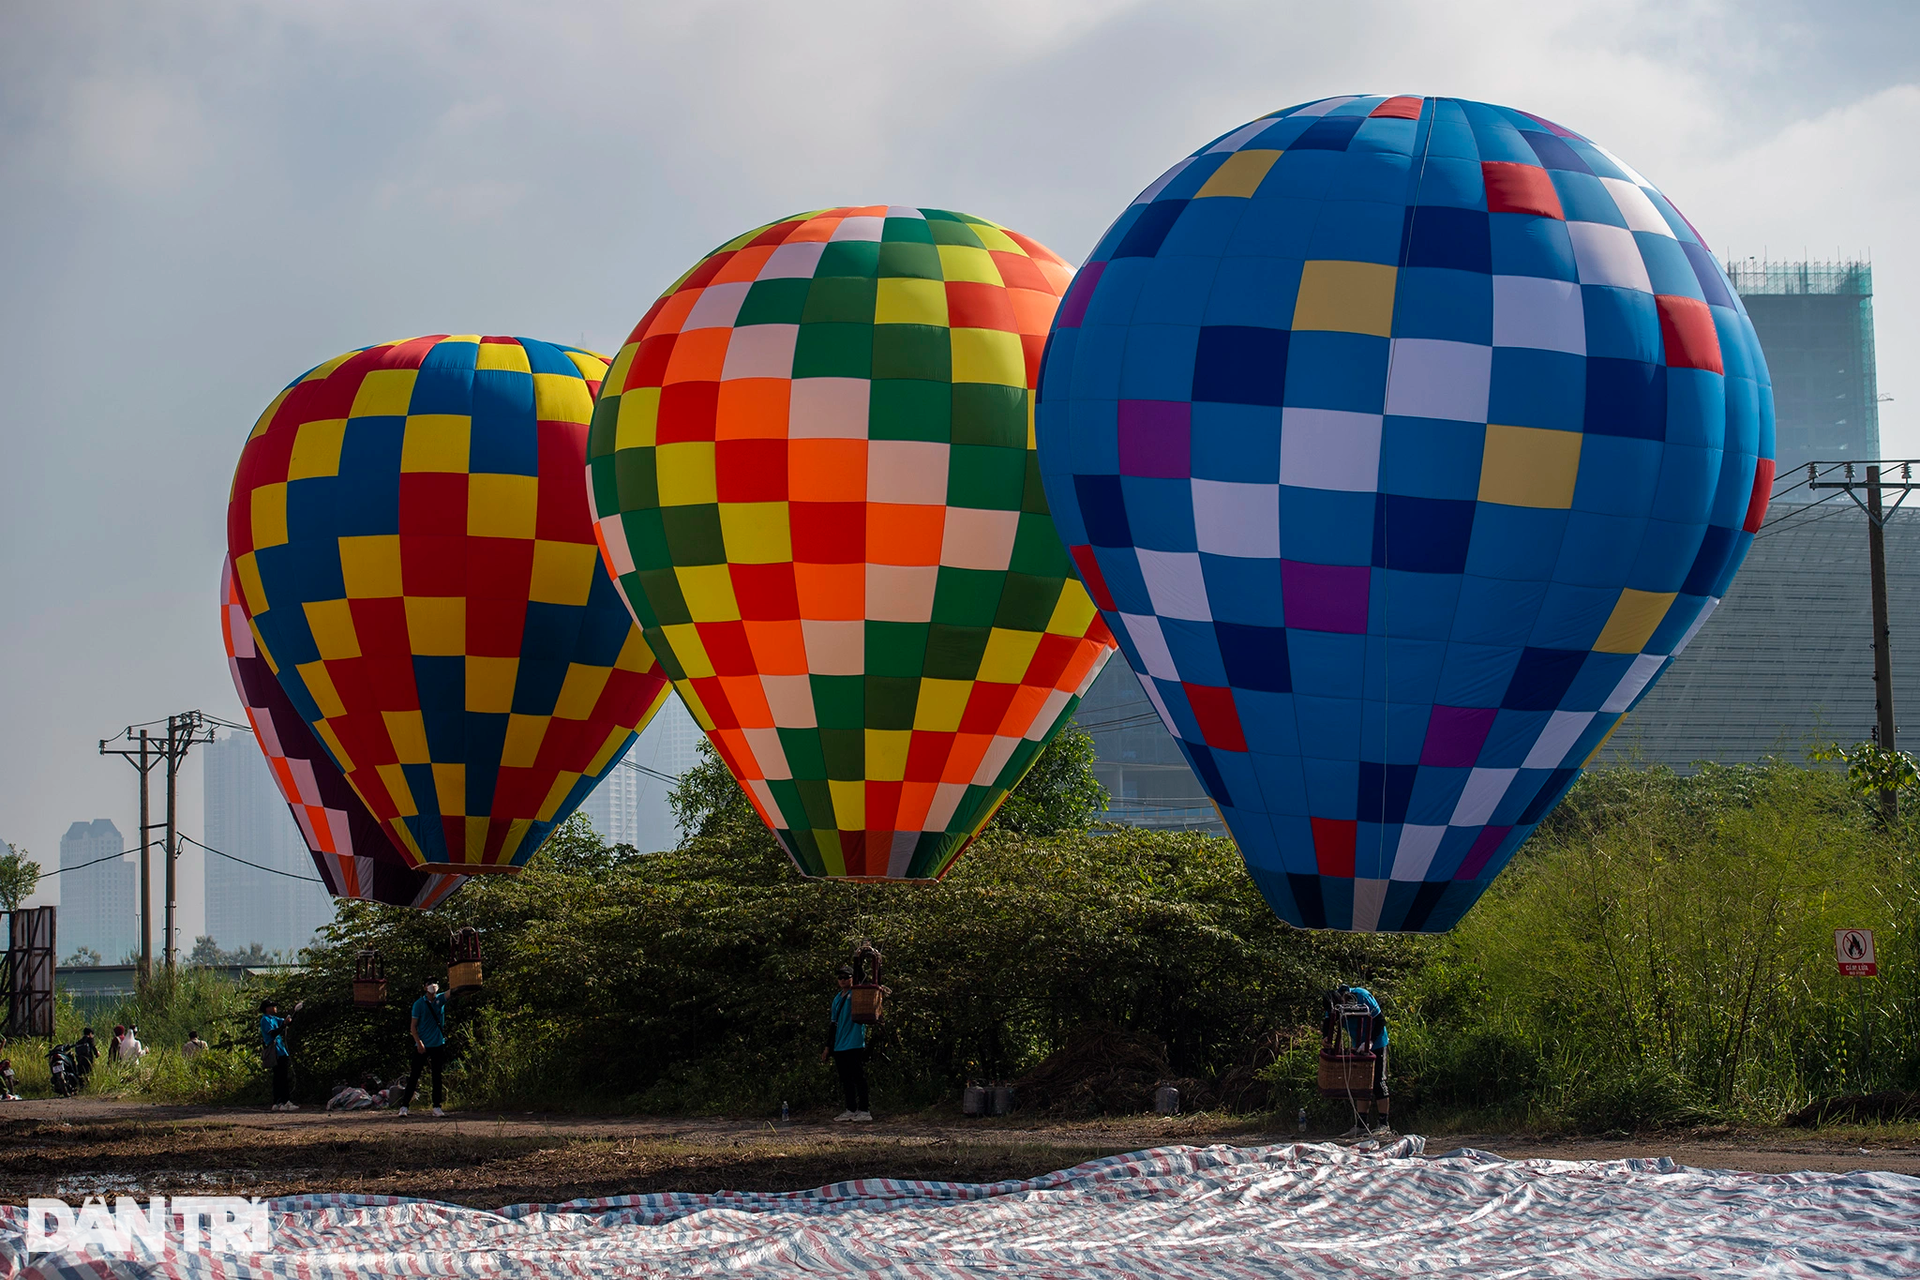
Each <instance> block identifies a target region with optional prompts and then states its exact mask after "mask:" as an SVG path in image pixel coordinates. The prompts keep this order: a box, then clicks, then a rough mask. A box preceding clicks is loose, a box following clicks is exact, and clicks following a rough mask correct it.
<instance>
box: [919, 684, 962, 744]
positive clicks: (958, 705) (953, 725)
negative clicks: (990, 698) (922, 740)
mask: <svg viewBox="0 0 1920 1280" xmlns="http://www.w3.org/2000/svg"><path fill="white" fill-rule="evenodd" d="M972 692H973V681H971V680H934V679H922V680H921V681H920V702H919V705H918V706H916V707H915V708H914V711H913V727H914V728H916V729H922V730H926V731H929V732H933V733H953V732H955V731H956V730H958V729H959V728H960V718H961V717H962V716H963V715H965V714H966V710H967V696H968V695H969V694H971V693H972Z"/></svg>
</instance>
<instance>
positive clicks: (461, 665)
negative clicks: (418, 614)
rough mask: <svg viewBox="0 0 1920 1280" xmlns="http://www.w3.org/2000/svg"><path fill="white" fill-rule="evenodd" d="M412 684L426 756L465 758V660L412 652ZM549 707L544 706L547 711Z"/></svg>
mask: <svg viewBox="0 0 1920 1280" xmlns="http://www.w3.org/2000/svg"><path fill="white" fill-rule="evenodd" d="M413 687H414V689H415V691H416V692H418V694H419V695H420V712H421V716H420V718H421V719H422V720H423V721H424V722H425V723H426V728H427V754H428V756H430V757H431V758H432V759H435V760H444V761H459V760H465V759H466V758H467V754H466V752H467V746H466V722H465V713H466V709H467V660H466V659H465V658H457V657H426V656H422V655H419V654H415V655H414V659H413ZM556 692H557V691H556ZM552 709H553V708H552V707H551V706H548V707H547V710H549V711H551V710H552Z"/></svg>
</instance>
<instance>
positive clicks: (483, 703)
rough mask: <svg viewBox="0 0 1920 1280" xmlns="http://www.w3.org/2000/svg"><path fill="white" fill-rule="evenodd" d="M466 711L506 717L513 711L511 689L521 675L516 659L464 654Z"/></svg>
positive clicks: (518, 661) (518, 662) (518, 660)
mask: <svg viewBox="0 0 1920 1280" xmlns="http://www.w3.org/2000/svg"><path fill="white" fill-rule="evenodd" d="M466 666H467V710H469V711H480V712H489V713H492V714H494V715H506V714H507V713H508V712H510V711H512V710H513V686H514V682H515V681H516V680H518V679H519V676H520V659H518V658H480V657H474V656H473V655H472V654H469V655H467V663H466Z"/></svg>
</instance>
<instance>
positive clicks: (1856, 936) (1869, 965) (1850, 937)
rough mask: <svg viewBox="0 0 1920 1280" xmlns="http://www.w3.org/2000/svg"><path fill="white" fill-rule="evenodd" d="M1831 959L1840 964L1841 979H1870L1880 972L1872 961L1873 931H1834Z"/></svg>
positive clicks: (1878, 967)
mask: <svg viewBox="0 0 1920 1280" xmlns="http://www.w3.org/2000/svg"><path fill="white" fill-rule="evenodd" d="M1833 958H1834V959H1835V960H1837V961H1839V962H1840V976H1841V977H1843V978H1871V977H1874V976H1876V975H1877V974H1878V973H1879V972H1880V966H1879V965H1877V964H1875V963H1874V959H1873V930H1871V929H1835V930H1834V931H1833Z"/></svg>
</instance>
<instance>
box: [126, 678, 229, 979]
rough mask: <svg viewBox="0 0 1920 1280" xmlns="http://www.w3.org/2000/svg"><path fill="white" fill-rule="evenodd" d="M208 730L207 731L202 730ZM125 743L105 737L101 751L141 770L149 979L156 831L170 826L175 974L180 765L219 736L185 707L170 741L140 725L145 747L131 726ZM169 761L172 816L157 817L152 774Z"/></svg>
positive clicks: (165, 946) (143, 934)
mask: <svg viewBox="0 0 1920 1280" xmlns="http://www.w3.org/2000/svg"><path fill="white" fill-rule="evenodd" d="M203 733H204V735H205V736H202V735H203ZM122 736H124V737H125V739H126V745H125V746H118V747H116V746H109V745H108V744H109V743H112V742H117V741H119V739H118V738H106V739H102V740H101V742H100V754H101V755H103V756H120V757H123V758H124V759H125V760H126V761H127V763H129V764H131V765H133V767H134V768H135V769H137V770H139V773H140V980H141V981H142V982H146V981H148V980H149V979H151V978H152V977H153V865H152V859H151V858H150V857H149V856H148V855H149V852H150V851H151V850H152V848H153V831H154V828H155V827H156V826H158V827H161V828H163V829H164V830H165V832H166V835H165V838H164V842H163V843H162V845H161V848H162V850H163V851H164V853H165V854H166V859H167V861H166V867H165V892H166V916H165V922H164V925H163V934H162V938H161V944H160V945H161V948H162V950H163V951H164V952H165V956H166V968H167V973H168V975H169V976H171V975H172V974H173V968H174V952H175V950H176V946H175V943H176V939H175V937H174V923H173V922H174V912H175V910H176V908H177V906H178V897H179V895H178V892H177V889H176V885H177V877H176V875H175V863H176V862H177V861H178V860H179V857H180V837H179V818H180V803H179V802H180V787H179V783H180V766H181V765H182V764H184V763H186V759H187V753H188V752H189V751H191V750H192V749H193V748H194V747H195V746H196V745H198V744H201V743H207V742H212V741H213V731H212V728H211V726H209V725H208V724H207V720H206V717H205V716H204V715H202V714H201V713H200V712H198V711H182V712H180V713H179V714H178V715H171V716H168V717H167V736H166V738H165V740H164V741H162V740H160V739H157V738H155V737H153V736H152V734H151V733H150V732H149V731H148V730H146V729H141V730H140V731H139V737H138V741H139V743H140V746H139V748H138V749H137V750H136V749H134V747H133V743H134V741H135V736H134V730H133V728H132V727H131V726H129V727H128V728H127V730H126V732H125V734H124V735H122ZM161 763H165V764H166V766H167V820H166V822H164V823H155V822H153V821H152V820H151V818H152V813H151V801H150V800H149V795H148V786H147V775H148V773H150V772H151V771H152V770H153V769H154V768H155V767H156V766H157V765H159V764H161Z"/></svg>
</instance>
